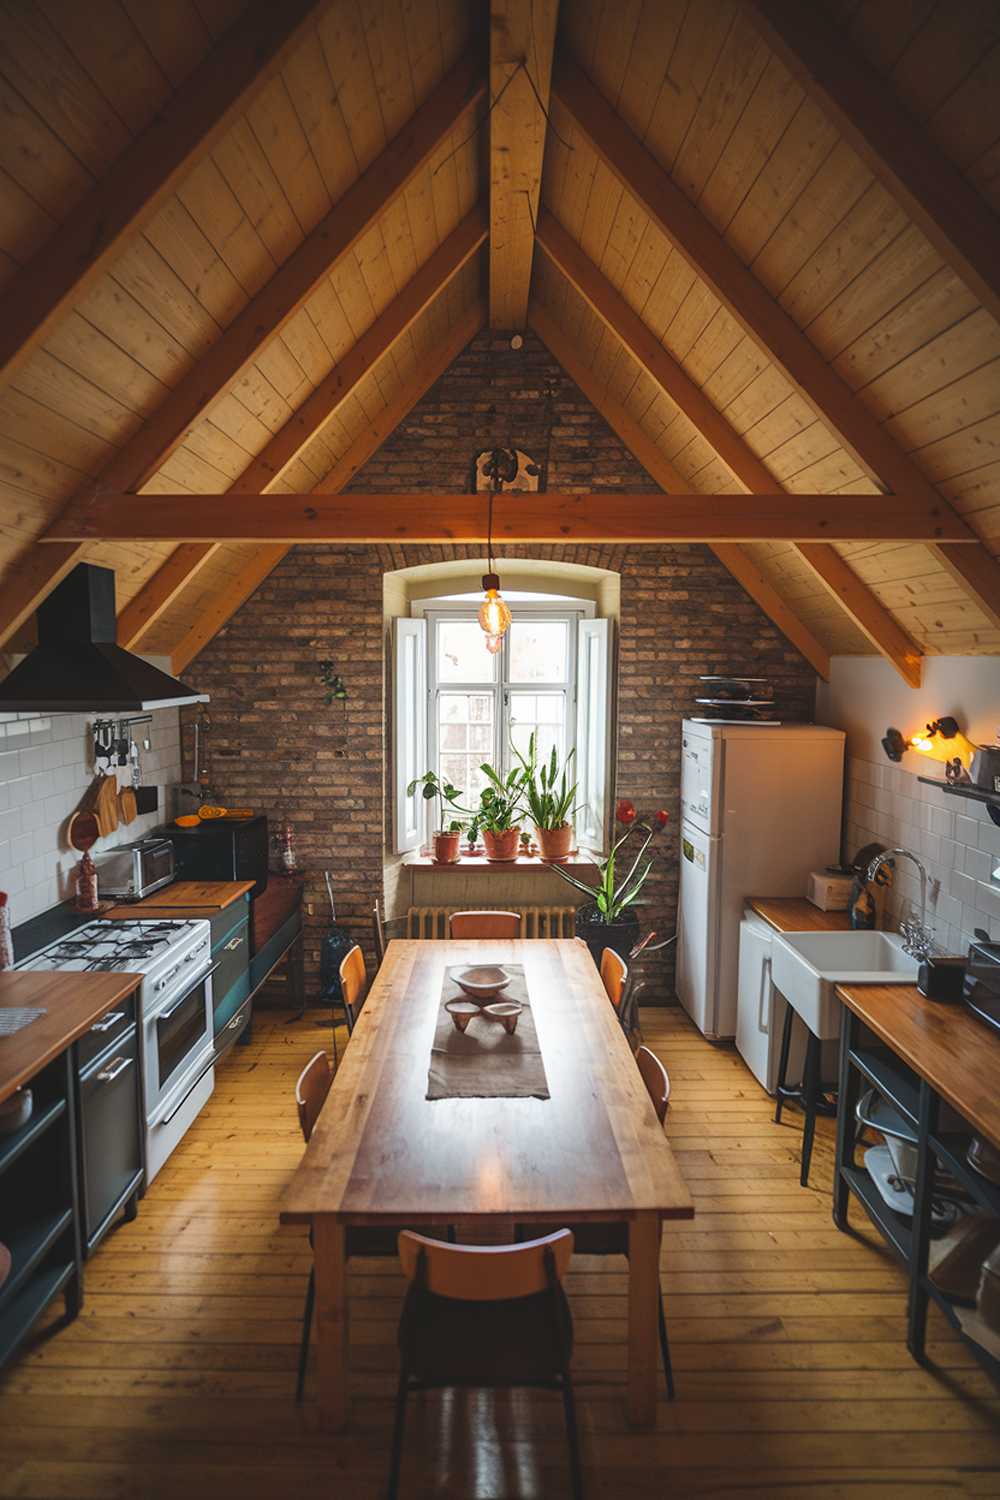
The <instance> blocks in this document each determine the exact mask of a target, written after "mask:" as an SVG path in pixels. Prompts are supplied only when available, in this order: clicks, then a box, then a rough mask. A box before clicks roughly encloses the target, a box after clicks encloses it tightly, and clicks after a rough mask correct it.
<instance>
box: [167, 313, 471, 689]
mask: <svg viewBox="0 0 1000 1500" xmlns="http://www.w3.org/2000/svg"><path fill="white" fill-rule="evenodd" d="M485 321H486V308H485V307H484V306H482V305H480V304H479V303H478V302H477V303H475V304H473V305H472V306H471V307H470V308H468V309H467V311H466V313H465V315H464V316H463V317H462V318H461V319H460V320H459V321H458V322H457V323H456V324H455V325H454V326H453V328H452V330H451V334H450V336H449V338H448V339H447V340H445V341H444V342H443V343H442V344H440V345H439V346H438V348H437V349H436V351H435V355H434V357H433V358H431V359H428V360H427V361H426V362H425V363H424V364H423V365H422V366H421V368H420V370H419V373H418V374H417V376H416V377H415V378H414V379H413V381H412V382H411V383H410V384H409V386H407V387H406V388H405V389H404V390H402V391H401V392H400V393H399V395H398V396H397V398H396V400H395V402H394V403H393V405H392V407H391V409H387V410H386V412H385V413H384V414H383V416H382V418H381V420H380V421H379V422H377V423H373V424H372V425H371V426H370V427H368V428H366V429H365V430H364V431H362V432H361V433H360V434H359V436H358V437H357V439H356V440H355V442H354V444H353V445H352V447H351V449H350V451H349V452H348V453H346V454H345V455H344V456H343V458H342V459H341V460H340V461H339V463H338V464H337V465H336V467H335V468H334V469H332V470H331V471H330V473H329V474H327V475H326V476H325V478H324V479H323V480H322V481H321V484H320V485H318V486H317V487H316V490H315V491H314V493H315V494H324V493H325V494H336V493H338V492H339V491H340V490H341V489H343V488H344V486H345V485H347V484H349V483H350V481H351V480H352V479H353V478H354V476H355V475H356V474H357V472H358V470H359V469H360V468H362V467H363V465H364V464H366V463H367V462H368V460H369V458H371V456H372V454H373V453H374V452H375V450H376V449H377V448H379V447H380V446H381V444H382V443H383V442H384V441H385V439H386V438H387V437H389V436H390V435H391V434H392V432H394V431H395V429H396V427H397V426H398V425H399V423H400V422H401V421H402V420H403V419H404V417H406V416H407V415H408V413H409V412H410V411H412V409H413V407H414V406H415V405H416V404H417V402H418V401H419V400H420V399H421V397H422V396H423V395H424V394H425V393H426V392H427V391H428V390H429V389H430V387H431V386H432V385H433V384H434V382H435V380H437V379H438V378H439V376H441V375H443V374H444V372H445V371H446V370H447V368H448V366H449V365H450V364H451V362H452V360H454V359H455V358H457V356H458V355H459V354H460V353H461V352H462V350H463V349H464V348H465V346H466V344H467V343H468V342H469V341H470V339H473V338H475V336H476V334H477V333H478V332H479V330H480V329H481V328H482V327H483V324H484V323H485ZM287 551H288V548H287V546H284V545H280V546H266V547H261V548H257V549H255V550H254V552H253V554H252V555H251V556H250V557H249V558H248V559H247V561H246V564H245V565H244V566H243V567H242V568H241V570H240V571H239V573H238V574H237V576H236V577H235V578H234V579H232V581H231V582H230V583H228V584H227V585H226V586H225V588H224V589H223V591H222V592H221V593H220V594H219V595H217V596H216V597H214V598H213V599H212V600H211V601H210V603H209V604H208V606H207V607H206V608H204V609H202V610H201V611H199V614H198V617H197V619H196V620H195V621H194V623H193V624H192V625H191V626H190V628H189V629H188V630H187V631H186V633H185V635H184V636H183V638H182V639H181V640H180V641H179V642H178V643H177V645H176V646H175V647H174V648H173V650H172V652H171V666H172V670H173V671H174V672H183V671H184V669H185V668H186V667H187V666H188V665H189V663H190V662H191V661H192V660H193V658H194V657H195V656H197V655H198V652H199V651H201V650H202V649H203V648H204V647H205V646H206V645H207V644H208V642H209V641H210V640H211V639H212V637H213V636H214V635H216V634H217V633H218V631H220V630H221V629H222V627H223V626H224V625H225V624H226V622H227V621H228V620H229V619H230V618H231V617H232V616H233V615H234V614H235V613H236V611H237V610H238V609H239V607H240V605H241V604H243V603H245V601H246V600H247V599H248V598H249V597H250V595H251V594H252V593H253V591H254V589H256V588H257V587H258V586H259V585H260V584H261V583H262V582H263V580H264V579H265V578H266V577H267V575H268V574H269V573H270V572H272V571H273V569H274V568H276V567H277V565H278V563H279V562H280V561H281V559H282V558H283V557H284V556H285V553H286V552H287Z"/></svg>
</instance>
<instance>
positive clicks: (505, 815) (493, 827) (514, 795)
mask: <svg viewBox="0 0 1000 1500" xmlns="http://www.w3.org/2000/svg"><path fill="white" fill-rule="evenodd" d="M480 770H481V771H482V773H483V775H484V776H485V777H486V779H487V781H488V782H489V785H488V786H485V787H483V790H482V791H481V792H480V794H479V809H478V811H477V813H476V817H477V819H478V821H479V826H480V828H481V829H482V833H483V843H484V845H485V846H486V858H487V859H488V860H489V861H490V862H491V863H492V864H509V863H510V862H511V861H512V860H515V859H516V858H517V846H518V840H519V839H520V837H521V825H520V822H519V818H520V813H521V799H522V797H523V796H524V772H523V771H522V770H520V769H519V768H516V767H515V769H514V770H513V771H509V772H508V773H507V775H506V776H505V777H502V776H500V775H499V774H498V773H497V772H496V771H494V769H493V767H492V766H491V765H483V766H481V767H480Z"/></svg>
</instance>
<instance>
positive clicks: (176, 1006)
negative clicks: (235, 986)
mask: <svg viewBox="0 0 1000 1500" xmlns="http://www.w3.org/2000/svg"><path fill="white" fill-rule="evenodd" d="M221 967H222V966H221V964H212V966H211V968H208V969H205V971H204V972H203V973H201V974H199V975H198V977H197V979H196V980H195V981H194V983H193V984H192V985H190V986H189V987H188V988H187V989H186V990H185V991H184V993H183V995H182V996H181V998H180V999H179V1000H175V1001H174V1003H173V1005H172V1006H171V1007H170V1009H169V1010H160V1011H157V1012H156V1014H155V1015H154V1016H153V1017H152V1019H153V1020H154V1021H169V1020H170V1017H171V1016H172V1015H174V1013H175V1012H176V1011H179V1010H180V1008H181V1006H182V1005H183V1004H184V1002H185V1000H186V999H187V998H188V996H189V995H190V994H191V991H192V990H194V989H197V987H198V985H199V984H203V983H204V982H205V980H206V979H211V977H212V975H213V974H214V973H215V971H216V969H219V968H221Z"/></svg>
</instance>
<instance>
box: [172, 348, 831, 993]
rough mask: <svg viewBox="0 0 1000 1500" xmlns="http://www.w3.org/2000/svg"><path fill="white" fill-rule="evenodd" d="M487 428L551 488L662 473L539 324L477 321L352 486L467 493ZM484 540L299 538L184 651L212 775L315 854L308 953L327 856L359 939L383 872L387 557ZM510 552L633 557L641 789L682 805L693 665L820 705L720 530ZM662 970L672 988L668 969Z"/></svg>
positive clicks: (626, 676) (659, 880)
mask: <svg viewBox="0 0 1000 1500" xmlns="http://www.w3.org/2000/svg"><path fill="white" fill-rule="evenodd" d="M550 428H551V437H550V436H549V430H550ZM494 441H498V442H501V443H504V444H508V443H509V444H514V445H516V446H518V447H520V448H523V449H525V450H526V451H528V452H529V453H531V454H532V455H533V456H534V457H536V458H539V459H541V460H543V461H546V462H547V465H548V483H549V488H550V489H553V490H572V489H576V490H591V491H607V492H609V493H613V492H614V491H615V490H623V491H633V492H634V491H640V490H643V491H648V492H656V489H657V486H656V485H655V484H654V483H653V481H652V480H651V479H650V478H649V477H648V475H647V474H646V473H645V471H644V470H643V469H642V468H641V467H640V466H639V465H638V464H637V463H636V461H635V460H634V459H633V458H632V457H631V455H630V454H629V453H628V451H627V450H626V449H625V448H624V447H623V445H622V444H621V443H620V441H619V440H618V439H617V437H616V436H615V435H614V434H613V433H612V432H611V431H610V429H609V428H608V427H607V426H606V424H605V423H604V422H603V421H602V420H601V418H600V417H599V416H598V414H597V412H596V411H595V410H594V408H593V407H592V406H591V405H590V403H589V402H588V401H587V399H586V398H585V397H584V396H583V394H582V393H581V392H580V391H579V390H578V389H577V388H576V386H574V385H573V383H572V382H571V381H570V380H569V379H568V378H567V377H566V376H565V375H564V374H563V372H562V370H561V369H560V367H559V366H558V365H557V364H556V363H555V361H554V360H552V358H551V356H550V355H549V354H548V352H547V350H546V349H545V348H544V346H543V345H542V344H541V343H540V342H539V341H538V340H537V339H534V338H533V337H531V336H530V335H528V336H526V337H525V342H524V347H523V348H522V349H521V350H520V351H518V352H514V351H512V350H511V349H510V348H509V346H508V345H507V344H506V343H505V342H503V341H493V340H492V339H491V337H490V335H488V334H481V335H480V336H479V337H478V338H476V339H475V340H473V342H472V343H471V344H470V345H469V347H468V348H467V349H466V351H465V352H464V353H463V354H462V355H461V356H460V358H459V359H457V360H456V361H455V363H454V364H453V365H452V367H451V368H450V370H449V371H448V372H447V373H446V374H445V375H444V376H442V378H441V379H440V380H439V381H438V382H437V383H436V385H434V386H433V387H432V389H431V390H430V391H429V392H428V394H427V395H426V396H425V398H424V399H423V401H421V402H420V403H419V405H418V406H416V407H415V408H414V410H413V412H412V413H411V414H410V416H409V417H408V418H407V420H406V421H405V422H403V423H402V424H401V425H400V427H399V428H398V429H397V430H396V432H395V433H394V434H393V435H392V437H391V438H390V439H389V440H388V441H387V442H386V443H384V444H383V446H382V447H381V449H380V450H379V451H378V453H376V454H375V455H374V457H373V458H372V459H371V460H370V461H369V462H368V464H367V465H366V466H365V468H364V469H363V470H362V471H361V472H360V473H359V474H358V476H357V478H356V480H355V481H354V483H353V484H352V486H351V488H352V489H354V490H357V491H360V492H365V491H369V492H370V491H382V492H391V491H393V490H396V491H400V492H408V491H412V490H417V489H421V488H423V489H433V490H437V491H442V490H444V491H448V492H452V493H461V492H462V491H464V490H465V489H466V488H467V485H468V477H469V469H470V464H471V459H472V456H473V454H474V453H475V452H476V451H477V450H479V449H481V448H485V447H487V446H489V445H490V444H491V443H493V442H494ZM478 555H481V552H480V549H470V548H456V547H414V546H406V547H396V546H382V547H333V546H326V547H324V546H315V547H306V546H302V547H296V548H294V549H293V550H292V551H291V552H290V553H289V554H288V555H287V557H286V558H285V559H284V561H283V562H282V563H281V564H280V565H279V566H278V567H277V568H276V569H275V571H274V572H273V573H272V574H271V576H270V577H269V578H268V579H266V580H265V582H264V583H263V584H262V585H261V587H260V588H259V589H258V590H257V592H256V593H255V594H254V595H253V597H252V598H251V599H250V600H249V601H248V602H247V603H246V604H245V605H244V606H243V608H242V609H241V610H240V611H239V612H238V613H237V614H236V615H235V616H234V617H233V619H232V620H231V621H230V623H229V624H228V625H227V626H226V628H225V629H224V630H223V631H222V632H220V634H219V635H218V636H216V638H215V639H214V640H213V641H212V642H211V643H210V644H209V645H208V646H207V647H206V649H205V650H204V651H203V652H202V654H201V655H200V656H199V657H198V658H197V660H196V661H195V663H194V664H193V665H192V667H191V668H190V670H189V674H188V675H189V677H190V679H191V680H192V681H193V682H195V683H197V685H198V686H199V687H200V688H202V689H205V690H207V691H208V692H209V693H211V695H212V702H211V706H210V712H211V718H212V733H211V756H212V760H211V776H212V786H213V790H214V792H215V794H216V795H218V796H219V797H221V798H222V799H223V800H224V801H228V802H229V803H230V804H234V805H252V806H254V807H255V808H257V809H258V810H259V811H264V812H267V813H268V814H269V815H270V816H271V818H272V820H273V821H280V820H281V819H285V818H287V819H289V820H290V821H291V822H292V823H293V824H294V826H295V829H296V833H297V841H298V848H299V851H300V854H301V857H302V860H303V862H304V865H305V867H306V868H307V870H308V872H309V877H308V889H307V897H306V899H307V901H309V900H311V901H313V902H314V903H315V916H314V917H313V918H311V919H310V921H309V926H310V932H309V940H308V944H307V954H308V965H309V969H310V972H315V967H316V963H317V953H318V943H319V940H320V937H321V935H322V929H323V926H324V923H325V922H326V920H327V904H326V896H325V893H324V888H323V877H322V871H323V870H324V868H328V869H329V870H330V871H331V874H332V878H333V883H334V889H335V892H336V895H337V903H338V918H339V919H340V920H341V921H342V922H344V923H345V924H346V925H347V926H349V927H354V928H356V930H357V933H358V937H359V940H361V941H363V942H365V943H366V945H367V942H368V933H369V929H368V922H369V912H370V909H371V901H372V898H373V896H374V895H375V894H376V893H377V892H379V891H380V889H381V882H382V859H383V848H384V840H383V816H384V813H383V787H384V777H385V744H384V735H383V705H384V699H385V693H386V684H385V682H384V680H383V679H384V675H385V674H384V665H383V657H384V650H383V619H382V574H383V571H385V570H389V569H393V568H399V567H408V566H413V565H415V564H418V563H426V562H430V561H435V560H440V561H446V560H451V559H453V558H456V557H463V556H469V557H474V556H478ZM498 556H500V557H501V558H502V557H504V556H507V557H518V556H519V557H529V556H530V557H535V558H542V559H546V560H560V559H564V560H566V561H572V562H578V563H585V564H589V565H591V566H597V567H605V568H610V569H612V570H613V571H616V572H618V573H620V576H621V618H620V634H619V680H618V755H617V780H618V786H617V794H618V795H619V796H626V797H630V798H632V800H633V801H634V802H635V803H636V805H637V806H638V807H640V808H643V809H651V808H653V807H661V806H662V807H666V808H667V809H668V810H669V811H670V812H671V815H672V817H673V816H674V815H675V813H676V808H677V792H678V770H679V758H678V751H679V723H680V719H681V718H682V717H683V715H684V714H685V713H687V712H689V711H691V709H692V708H693V704H694V698H695V686H696V680H697V677H698V674H699V673H703V672H720V671H743V672H752V673H754V674H755V675H762V674H766V675H768V676H770V677H771V678H772V680H773V681H774V683H775V685H776V688H777V690H778V695H779V702H780V705H781V708H782V711H783V712H784V714H785V716H786V717H788V718H800V719H802V718H810V717H811V715H812V705H813V694H814V689H815V674H814V673H813V671H812V669H811V668H810V667H809V666H808V664H807V663H806V662H805V661H803V659H802V658H801V657H800V656H799V654H798V652H796V651H795V650H794V648H793V647H792V646H791V645H789V643H788V642H787V641H786V640H785V638H784V637H783V636H782V635H781V634H780V633H779V632H778V631H777V630H776V629H775V627H774V626H773V625H772V624H771V623H770V621H769V620H768V619H767V618H766V617H765V616H764V615H763V614H762V613H761V612H760V610H759V609H758V608H757V606H756V605H755V604H754V603H753V601H752V600H751V599H750V598H749V597H748V596H747V595H746V594H745V593H744V591H743V590H742V588H741V587H740V586H739V584H737V583H736V582H735V580H734V579H733V578H732V577H731V576H730V574H729V573H728V572H726V570H725V569H724V568H723V567H722V565H721V564H720V563H719V562H717V561H716V559H715V557H714V556H713V554H712V553H711V552H710V551H709V550H708V549H707V548H705V547H700V546H682V547H681V546H679V547H622V546H615V547H612V546H600V547H599V546H581V547H558V546H545V547H532V548H525V547H519V548H507V549H505V550H504V551H503V552H502V553H498ZM325 658H330V659H332V660H333V661H334V663H335V664H336V667H337V670H338V671H339V672H341V674H342V675H343V677H344V679H345V681H346V684H347V687H348V692H349V698H348V700H347V703H346V705H342V704H339V703H337V704H334V705H332V706H331V707H326V706H325V705H324V704H323V701H322V698H323V691H322V686H321V684H320V683H319V681H318V679H317V676H316V663H317V662H318V661H320V660H323V659H325ZM188 769H189V770H190V766H189V767H188ZM660 847H661V851H662V854H663V855H664V857H663V858H661V860H660V861H659V862H658V865H657V869H656V874H655V880H654V879H652V878H651V880H650V882H649V885H648V887H647V889H648V890H649V894H650V903H651V904H650V907H649V909H648V910H647V911H645V912H644V913H643V920H644V923H649V924H651V925H654V926H655V927H656V928H657V929H658V930H659V931H660V932H661V933H668V932H671V931H673V927H674V914H675V909H676V885H677V881H676V849H677V829H676V822H675V823H674V824H673V825H672V829H671V832H670V834H669V836H668V839H667V840H665V841H661V845H660ZM663 978H664V988H665V989H666V988H668V987H669V978H670V976H669V971H667V972H666V973H665V974H664V976H663Z"/></svg>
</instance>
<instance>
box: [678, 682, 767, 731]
mask: <svg viewBox="0 0 1000 1500" xmlns="http://www.w3.org/2000/svg"><path fill="white" fill-rule="evenodd" d="M698 681H699V682H701V683H703V684H704V685H703V687H702V688H701V696H699V697H698V698H696V699H695V702H696V703H698V704H699V705H700V706H701V708H702V710H703V712H702V714H701V715H700V716H697V715H695V716H693V718H694V723H696V724H780V723H781V720H780V719H776V718H775V717H774V689H773V687H772V686H771V684H770V683H769V682H768V680H767V678H766V677H718V676H716V677H699V679H698Z"/></svg>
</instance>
